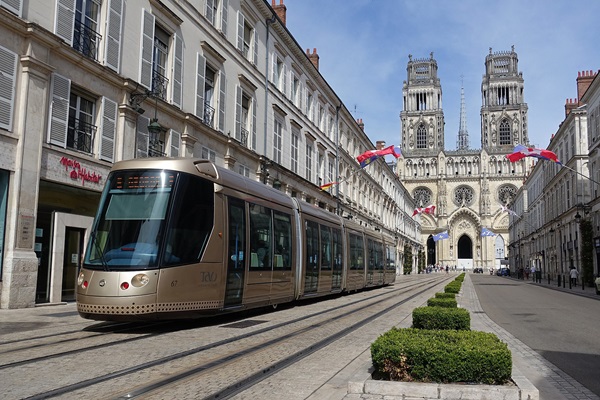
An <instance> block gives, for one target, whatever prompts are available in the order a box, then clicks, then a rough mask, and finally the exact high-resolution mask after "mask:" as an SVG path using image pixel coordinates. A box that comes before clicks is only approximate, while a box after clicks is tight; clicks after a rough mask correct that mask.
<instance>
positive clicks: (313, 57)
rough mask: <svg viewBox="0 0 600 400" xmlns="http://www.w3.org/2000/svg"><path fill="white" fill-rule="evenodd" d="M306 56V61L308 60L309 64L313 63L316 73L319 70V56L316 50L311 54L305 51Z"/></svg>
mask: <svg viewBox="0 0 600 400" xmlns="http://www.w3.org/2000/svg"><path fill="white" fill-rule="evenodd" d="M306 56H307V57H308V59H309V60H310V62H312V63H313V65H314V66H315V68H316V69H317V71H318V70H319V55H318V54H317V48H316V47H315V48H314V49H313V52H312V54H311V53H310V50H309V49H306Z"/></svg>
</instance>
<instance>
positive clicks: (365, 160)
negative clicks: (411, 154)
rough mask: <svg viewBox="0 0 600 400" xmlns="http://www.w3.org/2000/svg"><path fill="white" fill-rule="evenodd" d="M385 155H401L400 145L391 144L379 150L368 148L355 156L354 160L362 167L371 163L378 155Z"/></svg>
mask: <svg viewBox="0 0 600 400" xmlns="http://www.w3.org/2000/svg"><path fill="white" fill-rule="evenodd" d="M387 155H392V156H394V157H396V158H399V157H401V156H402V153H400V146H394V145H392V146H388V147H386V148H384V149H381V150H368V151H366V152H364V153H363V154H361V155H359V156H358V157H356V161H358V163H359V164H360V167H361V168H364V167H366V166H367V165H369V164H371V163H372V162H373V161H375V160H377V159H378V158H379V157H383V156H387Z"/></svg>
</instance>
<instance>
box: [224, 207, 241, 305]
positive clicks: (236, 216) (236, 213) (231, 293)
mask: <svg viewBox="0 0 600 400" xmlns="http://www.w3.org/2000/svg"><path fill="white" fill-rule="evenodd" d="M227 232H228V238H227V243H228V250H227V283H226V284H225V306H226V307H227V306H235V305H239V304H241V303H242V297H243V294H244V271H245V260H246V257H244V255H245V251H246V217H245V213H244V202H243V201H241V200H237V199H234V198H231V197H230V198H229V228H228V229H227Z"/></svg>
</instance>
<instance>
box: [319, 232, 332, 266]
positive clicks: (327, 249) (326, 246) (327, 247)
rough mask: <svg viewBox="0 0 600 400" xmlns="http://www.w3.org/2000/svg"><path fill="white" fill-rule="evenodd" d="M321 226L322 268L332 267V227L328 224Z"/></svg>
mask: <svg viewBox="0 0 600 400" xmlns="http://www.w3.org/2000/svg"><path fill="white" fill-rule="evenodd" d="M320 228H321V269H331V267H332V263H331V250H332V249H331V247H332V246H331V229H329V227H327V226H323V225H321V226H320Z"/></svg>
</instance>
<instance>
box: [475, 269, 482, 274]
mask: <svg viewBox="0 0 600 400" xmlns="http://www.w3.org/2000/svg"><path fill="white" fill-rule="evenodd" d="M473 272H474V273H476V274H483V268H473Z"/></svg>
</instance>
